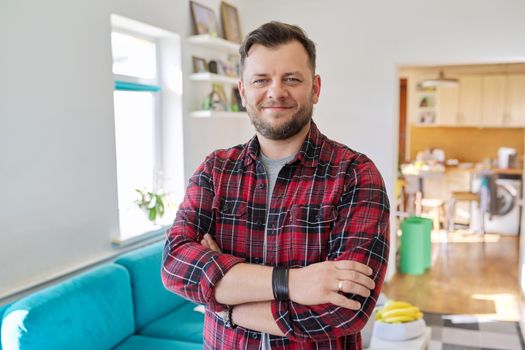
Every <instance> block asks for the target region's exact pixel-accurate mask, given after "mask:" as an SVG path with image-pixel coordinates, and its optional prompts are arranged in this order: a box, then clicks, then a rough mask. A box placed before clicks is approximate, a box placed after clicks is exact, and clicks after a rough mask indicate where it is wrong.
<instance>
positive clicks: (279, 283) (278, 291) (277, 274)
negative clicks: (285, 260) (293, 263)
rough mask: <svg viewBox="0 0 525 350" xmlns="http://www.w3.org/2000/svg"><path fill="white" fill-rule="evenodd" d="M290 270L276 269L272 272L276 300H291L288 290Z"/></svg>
mask: <svg viewBox="0 0 525 350" xmlns="http://www.w3.org/2000/svg"><path fill="white" fill-rule="evenodd" d="M289 271H290V269H289V268H287V267H286V268H284V267H274V268H273V271H272V292H273V298H274V300H278V301H288V300H290V292H289V289H288V281H289Z"/></svg>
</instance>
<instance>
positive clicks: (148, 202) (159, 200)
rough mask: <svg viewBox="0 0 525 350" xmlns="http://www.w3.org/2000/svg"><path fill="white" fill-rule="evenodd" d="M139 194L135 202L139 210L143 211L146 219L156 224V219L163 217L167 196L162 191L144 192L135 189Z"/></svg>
mask: <svg viewBox="0 0 525 350" xmlns="http://www.w3.org/2000/svg"><path fill="white" fill-rule="evenodd" d="M135 191H137V193H138V194H139V196H140V197H139V199H137V200H136V201H135V203H137V205H138V206H139V208H140V209H142V210H144V212H145V213H146V215H147V216H148V219H149V220H150V221H151V222H152V223H154V224H155V223H156V221H157V219H158V218H161V217H162V216H163V215H164V211H165V207H166V197H167V195H166V194H165V193H163V191H162V190H159V191H146V190H139V189H135Z"/></svg>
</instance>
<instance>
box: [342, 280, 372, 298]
mask: <svg viewBox="0 0 525 350" xmlns="http://www.w3.org/2000/svg"><path fill="white" fill-rule="evenodd" d="M339 283H340V284H341V288H339V287H338V292H343V293H352V294H356V295H360V296H362V297H365V298H368V297H369V296H370V289H368V288H366V287H363V286H362V285H360V284H357V283H352V282H350V281H345V280H341V281H340V282H339Z"/></svg>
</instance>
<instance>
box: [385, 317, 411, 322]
mask: <svg viewBox="0 0 525 350" xmlns="http://www.w3.org/2000/svg"><path fill="white" fill-rule="evenodd" d="M410 321H415V319H414V318H413V317H411V316H397V317H390V318H388V319H384V320H383V322H386V323H401V322H410Z"/></svg>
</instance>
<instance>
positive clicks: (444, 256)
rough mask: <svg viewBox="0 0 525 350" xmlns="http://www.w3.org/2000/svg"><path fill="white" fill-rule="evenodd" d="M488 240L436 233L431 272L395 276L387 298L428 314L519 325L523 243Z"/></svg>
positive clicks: (386, 288)
mask: <svg viewBox="0 0 525 350" xmlns="http://www.w3.org/2000/svg"><path fill="white" fill-rule="evenodd" d="M447 237H448V242H447V243H445V238H447ZM485 237H486V238H485V242H484V243H483V242H482V241H481V239H480V236H479V235H473V234H467V233H461V232H456V233H454V234H453V235H449V236H446V233H445V232H444V231H443V232H437V233H433V237H432V241H433V243H432V267H431V268H430V270H428V271H427V272H426V273H425V274H423V275H420V276H411V275H403V274H400V273H396V275H394V277H393V278H392V279H391V280H390V281H389V282H388V283H385V286H384V287H383V292H384V293H385V295H386V296H387V297H388V298H389V299H396V300H406V301H409V302H410V303H413V304H414V305H417V306H419V307H420V308H421V309H422V310H423V311H427V312H436V313H450V314H476V315H486V316H489V315H492V317H495V318H498V319H500V320H513V321H517V320H519V319H520V302H521V298H520V291H519V284H518V248H519V247H518V238H517V237H512V236H500V235H489V234H487V235H486V236H485Z"/></svg>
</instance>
